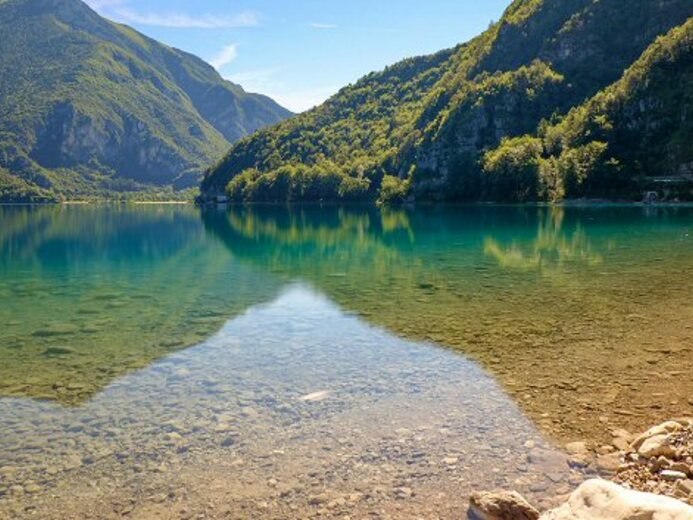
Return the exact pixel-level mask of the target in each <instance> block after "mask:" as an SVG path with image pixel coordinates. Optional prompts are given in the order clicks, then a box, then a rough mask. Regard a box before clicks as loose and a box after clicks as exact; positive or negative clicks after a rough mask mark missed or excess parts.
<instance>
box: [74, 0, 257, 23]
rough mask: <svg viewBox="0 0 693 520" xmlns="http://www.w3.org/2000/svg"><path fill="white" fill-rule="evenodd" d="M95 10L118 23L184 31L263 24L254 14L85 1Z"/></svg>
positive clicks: (119, 0)
mask: <svg viewBox="0 0 693 520" xmlns="http://www.w3.org/2000/svg"><path fill="white" fill-rule="evenodd" d="M86 1H87V4H89V5H90V6H91V7H92V8H93V9H96V10H97V11H99V13H101V14H102V15H103V16H106V17H108V18H112V19H114V20H116V21H118V22H122V23H129V24H137V25H151V26H158V27H173V28H181V29H226V28H235V27H254V26H256V25H258V24H259V23H260V16H259V15H258V14H257V13H254V12H251V11H243V12H241V13H235V14H228V15H219V14H200V15H190V14H186V13H177V12H161V13H155V12H140V11H136V10H134V9H131V8H130V7H128V6H127V4H129V3H130V0H86Z"/></svg>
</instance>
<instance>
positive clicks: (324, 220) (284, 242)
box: [0, 206, 693, 519]
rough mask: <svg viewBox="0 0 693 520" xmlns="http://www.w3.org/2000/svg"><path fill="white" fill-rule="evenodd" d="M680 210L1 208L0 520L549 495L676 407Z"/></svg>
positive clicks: (686, 241)
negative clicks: (620, 438) (618, 431)
mask: <svg viewBox="0 0 693 520" xmlns="http://www.w3.org/2000/svg"><path fill="white" fill-rule="evenodd" d="M692 289H693V209H692V208H687V207H651V208H642V207H591V208H541V207H467V208H440V209H427V208H420V209H416V210H394V209H392V210H382V211H381V210H377V209H364V208H361V209H360V208H335V207H327V208H318V207H311V208H295V209H286V208H272V207H266V208H263V207H257V208H249V209H222V208H205V209H202V210H201V209H199V208H194V207H189V206H182V207H180V206H134V207H133V206H123V207H120V206H75V207H71V206H67V207H36V208H30V207H22V206H6V207H2V206H0V302H1V305H0V356H1V359H2V363H0V518H5V517H7V518H41V519H45V518H60V519H64V518H79V519H81V518H121V517H127V518H260V517H261V518H304V517H313V516H319V517H337V518H346V517H352V518H361V517H367V516H371V517H374V518H433V517H441V518H450V517H461V516H462V515H463V511H464V510H465V508H466V499H467V497H468V495H469V493H470V491H472V490H476V489H492V488H497V487H498V488H516V489H518V490H520V491H522V492H525V493H527V494H528V495H529V496H530V497H531V498H533V499H534V500H536V501H537V502H539V503H542V504H544V505H549V503H550V502H551V500H552V498H553V497H555V496H557V495H561V494H565V493H567V492H569V491H570V490H571V489H572V488H573V487H574V486H575V485H576V484H577V483H579V482H580V481H581V479H583V478H584V477H585V471H584V470H583V469H580V468H579V467H577V466H575V465H573V466H571V465H570V464H568V462H567V459H566V457H565V455H564V454H563V452H562V449H561V447H562V446H563V445H564V444H565V443H566V442H569V441H574V440H586V441H588V442H590V443H593V444H594V445H595V446H598V445H600V444H604V443H606V444H608V443H609V440H610V431H611V430H613V429H614V428H621V427H624V428H628V429H631V430H632V431H636V430H638V429H640V428H644V427H646V426H648V425H650V424H651V423H654V422H656V421H657V420H659V419H665V418H668V417H672V416H679V415H685V414H690V413H691V412H693V380H692V378H691V377H690V374H691V373H693V299H692V298H691V294H693V291H692Z"/></svg>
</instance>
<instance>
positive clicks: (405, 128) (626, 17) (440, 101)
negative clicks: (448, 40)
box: [202, 0, 693, 201]
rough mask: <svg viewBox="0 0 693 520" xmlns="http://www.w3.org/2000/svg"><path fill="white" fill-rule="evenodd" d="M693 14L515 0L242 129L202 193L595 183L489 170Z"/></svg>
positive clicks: (671, 169)
mask: <svg viewBox="0 0 693 520" xmlns="http://www.w3.org/2000/svg"><path fill="white" fill-rule="evenodd" d="M691 16H693V3H691V2H690V1H687V0H657V1H652V0H596V1H595V0H516V1H515V2H513V3H512V5H511V6H510V7H509V8H508V9H507V10H506V12H505V14H504V16H503V18H502V19H501V20H500V21H499V22H498V23H496V24H494V25H493V26H491V27H490V28H489V29H488V30H487V31H486V32H485V33H483V34H482V35H480V36H479V37H477V38H475V39H474V40H472V41H470V42H468V43H466V44H464V45H460V46H459V47H457V48H455V49H452V50H448V51H443V52H441V53H438V54H436V55H433V56H429V57H420V58H414V59H410V60H406V61H404V62H402V63H399V64H397V65H395V66H393V67H390V68H388V69H386V70H385V71H383V72H381V73H374V74H370V75H369V76H367V77H365V78H364V79H362V80H361V81H359V82H358V83H356V84H355V85H351V86H349V87H346V88H345V89H343V90H342V91H340V92H339V93H338V94H337V95H336V96H334V97H333V98H332V99H330V100H328V101H327V102H326V103H325V104H324V105H322V106H320V107H318V108H316V109H314V110H313V111H310V112H308V113H305V114H302V115H300V116H297V117H295V118H293V119H291V120H289V121H286V122H284V123H281V124H279V125H277V126H275V127H273V128H270V129H267V130H264V131H261V132H259V133H257V134H255V135H254V136H251V137H249V138H246V139H244V140H242V141H241V142H239V143H238V144H237V145H235V146H234V147H232V148H231V150H230V152H229V153H228V155H227V156H226V157H225V159H223V160H222V161H221V162H220V163H219V164H218V165H217V166H216V167H214V168H213V169H212V170H211V171H210V172H208V174H207V175H206V177H205V179H204V181H203V184H202V189H203V195H204V196H205V197H206V198H213V197H216V196H219V195H222V194H228V195H229V196H230V197H231V198H233V199H236V200H271V201H281V200H296V201H298V200H375V199H380V200H403V199H407V200H410V199H416V200H498V199H503V200H518V199H519V200H531V199H546V198H550V197H551V198H560V197H564V196H573V195H581V194H586V193H587V192H589V194H590V195H594V196H597V195H600V194H601V193H600V190H599V189H594V190H582V191H580V190H577V191H576V192H574V193H571V192H570V191H565V190H563V191H561V190H559V189H553V190H547V189H544V190H539V189H538V188H537V189H536V190H534V191H531V190H530V191H526V190H522V189H519V190H515V191H513V186H512V182H511V183H510V184H509V186H508V189H509V190H510V192H509V193H506V192H504V191H503V189H502V185H503V182H505V180H507V179H502V180H503V182H498V179H497V178H496V177H495V176H494V174H493V173H492V172H491V170H492V169H493V168H494V161H492V160H491V159H493V158H494V156H493V153H492V152H493V150H495V149H496V148H498V147H499V145H500V144H501V141H502V140H503V139H506V138H513V137H520V136H524V135H527V134H538V133H540V132H544V131H546V129H547V128H548V127H551V126H557V125H559V124H560V121H562V120H563V118H564V117H565V116H566V115H567V114H568V113H570V112H571V110H572V109H574V108H575V107H579V106H581V105H583V104H584V103H589V102H590V101H589V100H590V99H591V98H593V97H595V96H597V95H598V94H599V93H600V92H601V91H603V90H604V89H607V88H608V87H610V86H611V85H613V84H614V83H615V82H618V81H619V80H620V78H622V76H623V74H624V71H625V70H626V69H628V68H629V67H631V66H632V65H633V64H634V62H636V61H637V60H639V59H640V58H641V56H643V53H645V52H646V51H647V49H648V47H650V46H651V45H653V44H654V42H655V41H656V40H657V38H658V37H660V36H662V37H664V39H665V41H666V40H667V39H670V38H672V35H671V34H670V35H667V33H668V32H669V31H670V30H671V29H672V28H675V27H677V26H682V25H683V24H685V23H686V21H687V20H688V19H689V18H690V17H691ZM681 30H682V31H688V30H689V29H688V26H685V27H682V29H681ZM664 35H667V36H664ZM660 43H661V42H660ZM682 49H683V54H685V52H686V50H685V49H686V47H685V46H684V47H683V48H682ZM643 59H644V57H643ZM682 63H683V62H682ZM683 68H685V67H683ZM670 72H671V73H672V74H677V75H678V74H680V73H681V74H682V73H683V72H682V68H681V67H675V68H674V69H672V70H671V71H670ZM684 80H685V78H684V77H676V78H672V80H671V84H672V88H673V89H678V91H679V97H680V96H681V95H684V92H685V91H687V90H689V89H690V82H688V83H686V82H685V81H684ZM614 88H616V87H614ZM671 95H672V96H674V94H673V93H672V94H671ZM672 99H678V98H677V97H676V96H674V97H673V98H672ZM674 109H676V108H674ZM689 117H690V116H689V115H688V116H686V117H684V120H685V121H682V122H681V125H679V126H677V125H674V126H676V128H673V127H671V125H669V128H671V130H670V131H671V132H673V134H672V136H671V138H672V139H681V135H684V134H685V133H686V132H687V128H689V127H687V126H686V124H687V121H688V119H687V118H689ZM674 134H676V135H677V136H678V137H674ZM689 137H690V134H689ZM662 139H664V140H665V141H667V139H668V138H667V137H666V136H660V138H659V142H660V144H661V141H662ZM688 141H690V138H689V139H688ZM667 142H668V141H667ZM645 146H647V143H645ZM641 153H642V154H646V153H647V151H646V150H645V149H643V150H641ZM542 154H544V151H543V150H542ZM675 163H676V164H675ZM685 164H686V157H685V153H678V154H676V155H671V156H667V160H662V161H658V162H657V163H656V165H655V164H654V163H650V164H649V165H648V166H649V167H650V168H652V171H648V172H647V174H648V175H649V176H658V175H671V174H673V173H675V172H677V171H679V170H680V169H681V168H684V169H685V167H686V166H685ZM622 167H623V168H627V167H628V165H627V164H625V163H624V164H623V165H622ZM619 175H622V176H623V175H626V176H629V175H636V173H634V172H633V173H630V172H628V173H622V174H619ZM535 182H536V184H537V186H538V185H539V179H538V178H536V179H535ZM626 184H627V185H628V186H627V188H626V186H625V184H624V192H625V191H628V193H629V194H630V193H631V191H632V190H631V188H632V186H631V185H630V183H626ZM593 186H595V187H597V186H599V183H597V184H594V185H593ZM602 186H604V187H606V184H603V185H602ZM616 191H617V192H618V189H617V190H616ZM608 193H609V194H612V193H613V191H612V190H611V187H609V189H608Z"/></svg>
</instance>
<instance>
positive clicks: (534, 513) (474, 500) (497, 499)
mask: <svg viewBox="0 0 693 520" xmlns="http://www.w3.org/2000/svg"><path fill="white" fill-rule="evenodd" d="M469 518H470V519H471V520H537V519H538V518H539V511H538V510H537V509H536V508H534V506H532V505H531V504H530V503H529V502H527V500H525V499H524V498H523V497H522V496H521V495H520V494H519V493H516V492H514V491H512V492H507V491H503V492H499V493H475V494H473V495H472V497H471V500H470V508H469Z"/></svg>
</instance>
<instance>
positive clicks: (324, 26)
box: [309, 23, 337, 29]
mask: <svg viewBox="0 0 693 520" xmlns="http://www.w3.org/2000/svg"><path fill="white" fill-rule="evenodd" d="M309 25H310V26H311V27H312V28H313V29H336V28H337V26H336V25H335V24H333V23H311V24H309Z"/></svg>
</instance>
